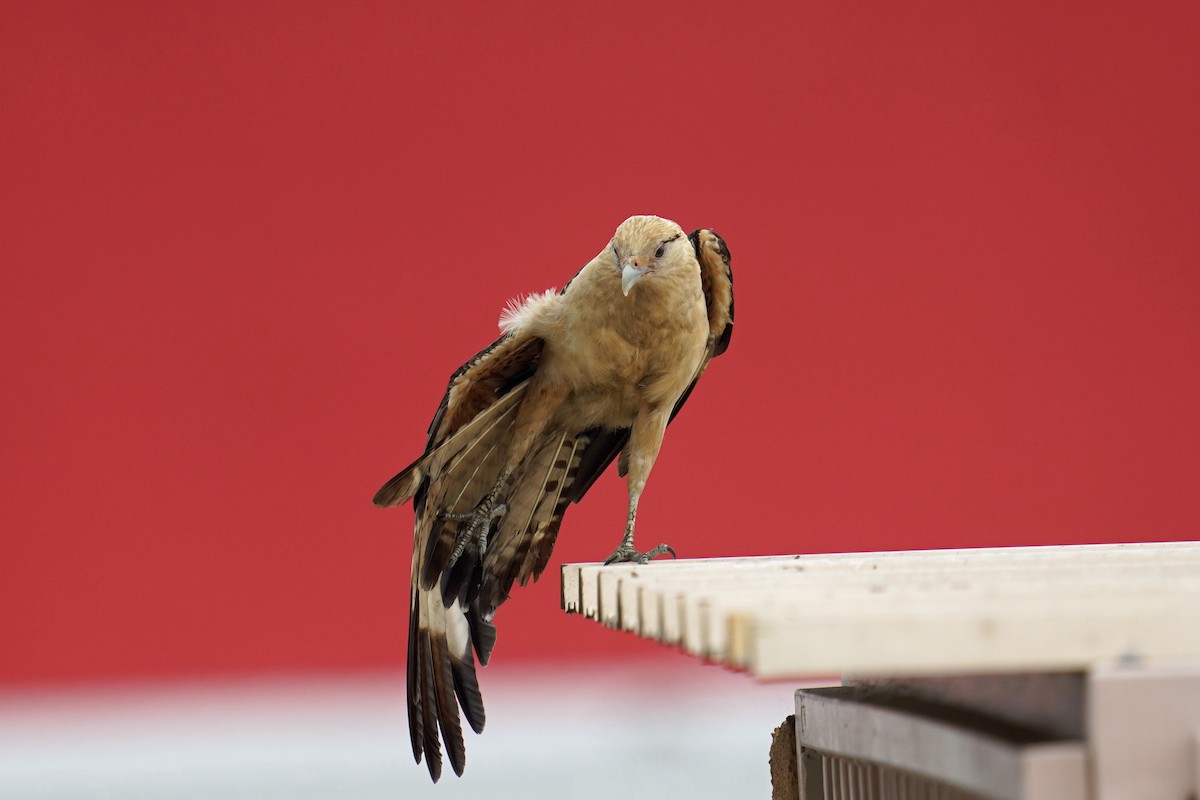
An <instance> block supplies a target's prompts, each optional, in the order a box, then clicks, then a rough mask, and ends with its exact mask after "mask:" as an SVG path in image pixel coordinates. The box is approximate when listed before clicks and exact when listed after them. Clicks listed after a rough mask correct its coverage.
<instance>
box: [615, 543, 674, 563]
mask: <svg viewBox="0 0 1200 800" xmlns="http://www.w3.org/2000/svg"><path fill="white" fill-rule="evenodd" d="M667 553H670V554H671V558H677V556H676V555H675V548H674V547H671V545H669V544H660V545H659V546H658V547H652V548H651V549H649V550H647V551H646V552H644V553H639V552H638V551H637V550H634V549H633V545H631V544H626V543H624V542H622V543H621V546H620V547H618V548H617V549H616V550H614V551H613V554H612V555H611V556H609V557H608V558H606V559H604V563H605V564H621V563H624V562H633V563H635V564H647V563H649V561H650V559H652V558H658V557H659V556H662V555H666V554H667Z"/></svg>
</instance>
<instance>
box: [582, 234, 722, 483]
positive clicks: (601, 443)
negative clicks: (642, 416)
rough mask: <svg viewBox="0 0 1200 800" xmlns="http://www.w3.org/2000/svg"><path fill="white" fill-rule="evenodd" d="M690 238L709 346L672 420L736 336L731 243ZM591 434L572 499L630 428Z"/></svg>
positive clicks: (704, 237)
mask: <svg viewBox="0 0 1200 800" xmlns="http://www.w3.org/2000/svg"><path fill="white" fill-rule="evenodd" d="M688 241H689V242H691V243H692V249H693V250H695V251H696V260H697V261H698V262H700V285H701V287H702V288H703V290H704V305H705V309H706V310H707V312H708V331H709V333H708V346H707V347H706V349H705V351H704V357H703V358H702V359H700V364H699V366H698V367H697V369H696V374H695V375H694V376H693V377H692V380H691V383H689V384H688V387H687V388H686V389H684V391H683V394H681V395H680V396H679V400H677V401H676V402H675V408H673V409H672V410H671V419H672V420H674V419H675V415H676V414H678V413H679V410H680V409H681V408H683V404H684V403H685V402H686V401H687V399H688V397H689V396H690V395H691V393H692V389H694V388H695V387H696V382H697V381H699V380H700V376H701V375H703V374H704V370H705V369H707V368H708V362H710V361H712V360H713V359H714V358H716V357H717V356H719V355H721V354H722V353H724V352H725V350H726V349H727V348H728V347H729V340H730V338H731V337H732V336H733V267H732V266H731V264H730V257H729V247H728V246H726V244H725V240H724V239H722V238H721V237H720V236H719V235H718V234H717V232H716V231H713V230H710V229H708V228H700V229H697V230H694V231H692V232H691V233H689V234H688ZM588 434H589V437H588V438H589V442H588V444H587V445H586V446H585V447H584V448H583V451H582V452H581V453H580V454H579V460H580V464H579V469H578V470H577V472H576V475H575V481H574V484H573V486H572V490H571V496H570V500H571V501H572V502H575V503H578V502H579V501H580V500H581V499H583V496H584V495H585V494H587V491H588V489H590V488H591V487H592V484H593V483H595V482H596V479H597V478H599V477H600V473H602V472H604V470H605V469H607V468H608V465H609V464H611V463H612V462H613V459H615V458H617V456H618V454H620V453H621V452H622V451H623V450H624V448H625V445H626V443H628V441H629V429H628V428H622V429H619V430H593V431H589V432H588ZM626 472H627V469H626V465H625V464H624V459H622V460H621V461H620V462H618V463H617V473H618V474H619V475H622V476H623V475H625V473H626Z"/></svg>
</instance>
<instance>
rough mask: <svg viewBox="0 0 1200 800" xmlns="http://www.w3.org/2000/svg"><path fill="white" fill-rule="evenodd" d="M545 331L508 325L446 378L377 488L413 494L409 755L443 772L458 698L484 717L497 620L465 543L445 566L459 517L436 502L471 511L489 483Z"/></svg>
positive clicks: (458, 743) (385, 496) (452, 744)
mask: <svg viewBox="0 0 1200 800" xmlns="http://www.w3.org/2000/svg"><path fill="white" fill-rule="evenodd" d="M542 349H543V341H542V340H541V339H539V338H537V337H533V336H527V335H520V334H505V335H504V336H501V337H500V338H499V339H497V340H496V341H495V342H493V343H492V344H491V345H489V346H488V347H486V348H484V349H483V350H481V351H480V352H479V353H478V354H476V355H475V356H474V357H473V358H471V359H470V360H469V361H467V363H465V364H463V365H462V367H460V368H459V369H458V370H457V371H456V372H455V373H454V375H452V376H451V378H450V383H449V386H447V388H446V394H445V396H444V397H443V398H442V402H441V405H440V406H439V407H438V410H437V413H436V414H435V415H434V418H433V422H432V423H431V424H430V426H429V440H428V442H427V444H426V447H425V453H424V454H423V455H422V456H421V457H420V458H419V459H417V460H416V461H415V462H413V463H412V464H410V465H409V466H408V467H406V468H405V469H404V470H402V471H401V472H400V473H399V474H398V475H396V476H395V477H394V478H392V479H391V480H389V481H388V482H387V483H386V484H384V485H383V487H382V488H381V489H380V490H379V491H378V492H377V493H376V494H375V498H374V502H375V504H376V505H379V506H395V505H399V504H401V503H404V502H405V501H407V500H408V499H410V498H415V507H416V525H415V536H414V540H413V559H412V589H411V598H410V599H411V611H410V617H409V630H408V718H409V734H410V737H411V739H412V747H413V756H414V757H415V758H416V759H417V761H421V759H422V757H424V759H425V761H426V765H427V766H428V769H429V774H430V776H431V777H432V778H433V779H434V780H435V781H436V780H437V779H438V777H440V775H441V768H442V755H441V747H440V742H439V730H440V733H441V739H442V740H444V741H445V743H446V754H447V756H448V757H449V760H450V764H451V767H452V768H453V769H454V771H455V772H456V773H458V774H460V775H461V774H462V770H463V766H464V764H465V761H466V748H465V746H464V744H463V737H462V725H461V721H460V718H459V708H460V707H461V708H462V711H463V714H464V715H465V716H466V718H467V721H468V723H470V725H471V727H472V728H473V729H474V730H475V731H476V732H478V731H481V730H482V729H483V725H484V709H483V701H482V698H481V696H480V692H479V682H478V680H477V677H476V672H475V669H476V666H475V661H476V658H477V659H478V661H479V663H481V664H486V663H487V661H488V657H489V655H490V654H491V650H492V646H493V645H494V644H495V640H496V630H495V627H494V626H492V624H491V622H490V621H489V620H488V619H485V617H484V614H483V613H482V612H481V611H480V607H479V600H478V587H479V582H480V580H481V573H482V565H481V564H480V563H479V559H478V558H477V557H475V556H472V555H471V554H470V553H467V554H464V556H463V557H462V558H460V559H459V560H458V562H457V563H456V564H455V565H454V567H453V568H450V569H447V562H448V561H449V556H450V553H451V551H452V549H453V547H454V542H455V539H456V537H457V533H458V529H459V526H460V525H465V524H466V523H465V522H458V521H454V520H451V519H447V518H445V517H444V516H443V514H442V513H440V512H449V513H452V514H453V513H466V512H470V511H471V510H472V509H473V508H474V507H475V504H477V503H478V502H479V500H480V499H481V497H482V496H483V495H484V494H486V493H487V492H488V491H489V490H490V489H491V488H492V486H493V485H494V484H495V481H496V479H497V476H498V474H499V472H500V469H501V468H502V466H503V463H502V461H503V454H504V452H505V449H506V448H505V444H506V441H507V437H508V436H509V435H510V432H511V428H512V425H513V422H514V420H515V418H516V413H517V410H518V409H519V408H520V403H521V400H522V399H523V396H524V392H525V387H526V383H527V381H528V380H529V378H530V377H531V376H532V375H533V374H534V373H535V372H536V371H537V368H538V364H539V363H540V361H541V356H542Z"/></svg>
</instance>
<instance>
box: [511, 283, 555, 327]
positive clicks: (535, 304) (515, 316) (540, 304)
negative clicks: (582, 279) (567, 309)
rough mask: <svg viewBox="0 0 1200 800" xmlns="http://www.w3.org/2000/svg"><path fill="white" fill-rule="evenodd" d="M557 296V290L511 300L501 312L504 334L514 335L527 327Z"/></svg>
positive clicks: (548, 290)
mask: <svg viewBox="0 0 1200 800" xmlns="http://www.w3.org/2000/svg"><path fill="white" fill-rule="evenodd" d="M557 296H558V290H557V289H547V290H546V291H544V292H541V293H540V294H539V293H538V292H534V293H533V294H530V295H526V296H525V297H515V298H513V299H512V300H509V301H508V303H507V304H506V305H505V306H504V310H503V311H501V312H500V330H501V331H503V332H504V333H512V332H514V331H518V330H520V329H522V328H525V327H527V326H528V325H529V324H530V322H531V321H532V320H533V318H534V317H536V316H537V314H538V312H539V311H541V309H542V308H544V307H545V306H546V304H547V303H549V302H551V301H552V300H554V298H555V297H557Z"/></svg>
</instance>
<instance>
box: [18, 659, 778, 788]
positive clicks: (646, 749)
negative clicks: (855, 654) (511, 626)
mask: <svg viewBox="0 0 1200 800" xmlns="http://www.w3.org/2000/svg"><path fill="white" fill-rule="evenodd" d="M681 673H682V674H681ZM481 681H482V684H483V692H484V700H485V703H486V705H487V711H488V721H487V730H486V732H485V733H484V734H483V735H482V736H475V735H474V734H472V733H470V732H469V731H468V734H467V736H468V739H467V770H466V774H465V775H464V777H462V778H458V777H456V776H455V775H454V774H453V773H452V772H451V771H450V769H449V765H448V764H447V765H446V768H445V772H444V774H443V777H442V779H441V781H440V782H439V783H438V784H437V785H436V786H434V785H432V784H431V783H430V781H429V776H428V775H427V774H426V771H425V767H424V766H423V765H421V766H418V765H416V764H415V763H413V760H412V754H411V750H410V747H409V743H408V729H407V723H406V721H405V709H404V677H403V675H401V674H384V675H380V674H373V675H361V676H338V677H329V678H312V679H298V678H289V679H276V680H267V679H254V680H243V681H227V682H208V683H179V684H156V685H144V686H122V687H107V688H105V687H100V688H92V689H86V690H85V689H70V690H58V691H42V690H39V691H29V692H21V693H16V692H9V693H7V694H0V798H3V799H4V800H27V799H28V800H68V799H69V800H77V799H78V800H84V799H87V800H90V799H91V798H108V799H111V800H125V799H126V798H129V799H130V800H150V798H154V799H155V800H159V799H161V800H175V799H179V800H260V799H263V800H265V798H295V799H296V800H408V799H409V798H423V797H430V798H433V797H436V798H443V799H445V800H450V799H451V798H463V797H472V798H480V797H489V798H508V797H513V798H523V799H524V800H536V798H606V799H611V798H652V797H653V798H657V797H668V798H689V799H690V798H694V799H696V800H700V799H701V798H740V797H746V798H766V797H769V796H770V778H769V773H768V767H767V749H768V746H769V742H770V733H771V730H772V729H773V728H774V727H775V726H776V725H778V724H779V723H780V722H781V721H782V720H783V719H784V718H785V717H786V716H787V715H788V714H789V713H791V712H792V709H793V699H792V698H793V692H794V689H795V685H794V684H790V683H779V684H760V683H756V682H755V681H753V680H752V679H750V678H748V677H746V676H744V675H735V674H732V673H730V672H726V671H724V670H722V669H720V668H717V667H703V668H702V667H700V666H698V665H696V666H694V667H692V668H689V669H684V670H680V669H678V668H677V667H676V668H671V669H667V668H665V667H664V666H662V665H654V666H647V665H644V664H643V665H634V666H628V667H621V666H613V667H609V668H607V669H606V670H605V671H603V672H599V671H588V670H581V669H580V668H579V667H578V666H577V665H575V666H570V667H567V666H564V667H562V668H560V669H558V670H555V671H542V672H535V671H531V670H530V669H529V668H528V667H525V668H521V667H519V666H518V667H513V668H508V669H507V671H500V670H499V669H497V668H495V667H493V668H491V669H488V670H486V671H485V672H484V673H483V674H482V675H481Z"/></svg>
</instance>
